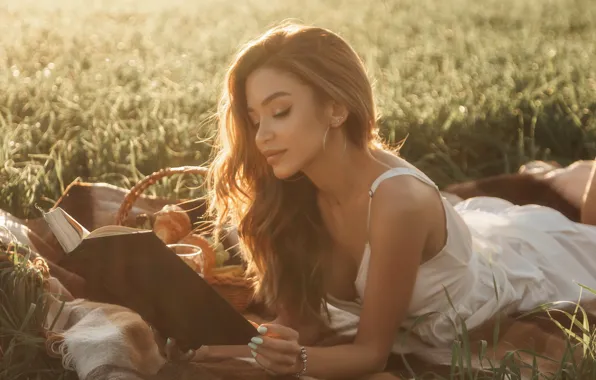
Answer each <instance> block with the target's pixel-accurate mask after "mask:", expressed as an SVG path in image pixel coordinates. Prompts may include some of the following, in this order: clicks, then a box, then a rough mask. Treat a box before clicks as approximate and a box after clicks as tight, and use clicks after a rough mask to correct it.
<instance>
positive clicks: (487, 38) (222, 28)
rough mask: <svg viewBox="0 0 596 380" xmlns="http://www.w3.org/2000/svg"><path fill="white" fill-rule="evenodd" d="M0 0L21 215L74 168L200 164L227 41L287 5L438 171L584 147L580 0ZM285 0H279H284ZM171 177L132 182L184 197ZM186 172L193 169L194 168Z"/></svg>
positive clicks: (587, 80)
mask: <svg viewBox="0 0 596 380" xmlns="http://www.w3.org/2000/svg"><path fill="white" fill-rule="evenodd" d="M191 3H192V2H187V1H184V2H183V1H180V0H168V1H166V0H161V1H157V0H149V1H146V2H145V1H141V0H126V1H116V0H106V1H90V2H79V1H75V0H61V1H49V0H44V1H37V2H34V1H31V0H23V1H21V0H19V1H16V0H14V1H13V0H8V7H7V9H5V10H4V9H0V32H1V33H0V89H1V90H0V136H2V137H1V139H0V144H1V145H0V146H1V149H0V181H1V183H2V186H1V187H0V208H3V209H6V210H8V211H10V212H12V213H14V214H15V215H18V216H21V217H33V216H38V212H37V210H36V209H35V208H34V207H33V205H34V203H37V204H38V205H39V206H41V207H44V208H47V207H48V206H50V205H51V204H52V202H54V201H55V200H56V199H57V197H58V196H59V195H60V193H61V192H62V190H63V189H64V187H65V186H67V185H68V184H69V183H70V182H71V181H73V180H75V179H76V178H82V179H84V180H88V181H105V182H109V183H113V184H116V185H119V186H122V187H125V188H129V187H130V186H132V184H134V183H135V182H136V181H137V180H138V179H139V178H141V177H142V176H144V175H147V174H149V173H151V172H152V171H154V170H157V169H160V168H163V167H166V166H174V165H181V164H204V163H206V162H208V160H209V157H210V147H209V139H208V138H209V137H210V136H212V131H213V126H214V122H213V118H211V117H212V116H213V112H214V110H215V104H216V102H217V99H218V98H219V94H220V89H221V84H222V78H223V75H224V72H225V70H226V67H227V65H228V63H229V62H230V60H231V57H232V54H233V53H234V52H235V50H236V49H237V48H238V46H239V45H241V44H242V43H244V42H246V41H247V40H248V39H249V38H252V37H255V36H257V35H258V34H259V33H261V32H263V31H264V30H265V29H266V28H267V27H268V26H271V25H273V24H275V23H277V22H279V21H281V20H283V19H286V18H293V19H296V20H298V21H302V22H305V23H309V24H315V25H319V26H324V27H328V28H331V29H333V30H335V31H337V32H339V33H340V34H341V35H342V36H344V37H345V38H346V39H347V40H348V41H349V42H350V43H351V44H353V46H354V47H355V48H356V50H357V51H358V53H359V54H360V55H361V56H362V57H363V59H364V60H365V62H366V64H367V66H368V68H369V72H370V77H371V79H372V80H373V82H374V86H375V94H376V98H377V101H378V105H379V111H380V114H381V119H380V126H381V129H382V135H383V136H384V137H385V138H386V139H387V140H388V141H389V142H396V141H399V140H400V139H402V138H404V137H405V136H406V135H407V134H409V138H408V140H407V144H406V145H405V147H404V148H403V150H402V153H403V155H404V157H406V158H407V159H409V160H411V161H412V162H413V163H415V164H416V165H418V166H419V167H420V168H422V169H423V170H425V171H427V173H428V174H429V175H430V176H431V177H432V178H433V179H434V180H435V181H436V182H437V183H439V184H440V185H445V184H447V183H451V182H454V181H461V180H464V179H466V178H476V177H481V176H486V175H490V174H495V173H502V172H508V171H515V170H516V169H517V168H518V166H519V165H520V164H521V163H523V162H525V161H527V160H529V159H535V158H539V159H540V158H548V159H555V160H558V161H560V162H562V163H567V162H570V161H572V160H575V159H578V158H589V157H593V156H596V145H595V142H596V139H595V137H594V131H595V130H596V119H595V117H594V113H595V112H596V60H595V58H596V48H595V46H596V44H594V38H595V37H596V25H595V21H594V20H596V6H595V5H594V4H593V1H592V0H557V1H554V0H548V1H546V0H484V1H480V2H478V1H472V0H445V1H436V0H404V1H389V0H386V1H372V2H370V3H369V2H365V1H356V0H350V1H339V0H331V1H325V2H322V1H319V0H302V1H297V2H286V1H277V0H275V1H265V0H250V1H246V2H233V1H215V0H201V1H197V2H195V4H194V5H192V4H191ZM288 3H289V4H288ZM191 181H192V180H191V179H188V178H172V179H170V180H167V181H166V180H164V181H162V182H161V183H160V184H159V185H157V186H155V187H153V188H151V189H150V190H149V191H148V193H152V194H161V195H164V194H168V195H172V196H180V197H183V196H193V195H195V194H196V193H197V192H198V191H199V190H197V189H196V188H195V190H188V187H189V186H194V185H196V184H195V183H193V182H191ZM195 181H196V180H195Z"/></svg>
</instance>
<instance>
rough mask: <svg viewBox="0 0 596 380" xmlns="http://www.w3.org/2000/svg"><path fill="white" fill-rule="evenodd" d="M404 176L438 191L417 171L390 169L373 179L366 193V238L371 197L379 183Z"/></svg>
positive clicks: (368, 229) (430, 181) (432, 183)
mask: <svg viewBox="0 0 596 380" xmlns="http://www.w3.org/2000/svg"><path fill="white" fill-rule="evenodd" d="M405 174H409V175H412V176H414V177H416V178H418V179H420V180H421V181H422V182H424V183H426V184H428V185H431V186H433V187H434V188H436V189H438V188H437V185H435V183H434V182H433V181H432V180H431V179H430V178H428V177H427V176H426V175H425V174H424V173H422V172H419V171H417V170H414V169H411V168H401V167H400V168H391V169H389V170H387V171H386V172H384V173H383V174H381V175H380V176H378V177H377V179H375V181H374V182H373V183H372V185H371V187H370V190H369V191H368V216H367V218H366V231H367V236H369V235H370V209H371V205H372V199H373V195H375V191H377V188H378V187H379V185H380V184H381V182H383V181H384V180H386V179H387V178H391V177H396V176H398V175H405ZM368 240H369V239H368V238H367V239H366V244H367V245H368Z"/></svg>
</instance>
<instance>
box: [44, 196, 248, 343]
mask: <svg viewBox="0 0 596 380" xmlns="http://www.w3.org/2000/svg"><path fill="white" fill-rule="evenodd" d="M44 217H45V218H46V220H47V221H48V224H49V225H50V227H51V229H52V231H54V233H55V234H56V238H57V239H58V240H59V241H60V244H62V246H63V247H64V249H65V251H67V252H69V253H68V254H67V255H65V256H64V258H63V259H62V260H60V261H59V262H58V263H57V264H58V265H59V266H60V267H62V268H64V269H66V270H67V271H70V272H72V273H75V274H77V275H79V276H81V277H82V278H83V279H84V281H85V294H86V295H85V298H87V299H89V300H92V301H97V302H104V303H111V304H117V305H121V306H124V307H127V308H129V309H131V310H134V311H135V312H137V313H138V314H139V315H140V316H141V317H142V318H143V319H144V320H145V321H147V322H148V323H149V324H150V325H151V326H153V327H154V328H155V329H157V330H158V331H160V333H161V334H162V335H163V336H167V337H170V338H174V339H176V340H177V342H178V344H179V345H180V347H181V348H182V349H191V348H192V349H197V348H199V347H200V346H202V345H245V344H247V343H249V342H250V339H251V338H252V337H253V336H256V335H258V332H257V330H256V328H255V326H254V325H253V324H251V322H250V321H248V320H247V319H246V318H245V317H244V316H243V315H242V314H241V313H239V312H238V311H236V310H235V309H234V308H233V307H232V305H231V304H230V303H229V302H228V301H227V300H226V299H225V298H223V297H222V296H221V295H220V294H219V293H218V291H217V290H215V289H214V288H212V287H211V286H210V285H209V283H208V282H207V281H206V280H205V279H203V278H202V277H201V276H200V275H199V274H198V273H197V272H195V271H194V270H193V269H191V268H190V267H189V266H188V265H187V264H186V263H184V261H183V260H182V259H181V258H180V257H178V256H177V255H176V253H175V252H174V251H173V250H172V249H170V248H169V247H168V246H167V245H166V244H165V243H164V242H162V241H161V240H160V239H159V238H158V237H157V235H155V233H154V232H153V231H151V230H139V229H135V228H128V227H121V226H106V227H101V228H98V229H97V230H94V231H92V232H89V231H87V230H86V229H84V228H83V227H82V226H81V225H80V224H79V223H77V222H76V221H75V220H74V218H72V217H71V216H70V215H68V214H67V213H66V212H65V211H64V210H61V209H59V208H56V209H55V210H53V211H52V212H50V213H48V214H47V215H44Z"/></svg>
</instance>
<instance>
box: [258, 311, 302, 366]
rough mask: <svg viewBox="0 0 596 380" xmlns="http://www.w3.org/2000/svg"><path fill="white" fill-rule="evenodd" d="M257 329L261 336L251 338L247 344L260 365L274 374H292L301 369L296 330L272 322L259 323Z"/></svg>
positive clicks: (299, 348) (299, 347)
mask: <svg viewBox="0 0 596 380" xmlns="http://www.w3.org/2000/svg"><path fill="white" fill-rule="evenodd" d="M257 330H258V331H259V333H261V336H256V337H254V338H252V341H251V342H250V343H249V344H248V346H249V347H250V349H251V353H252V356H253V357H254V358H255V360H256V361H257V363H258V364H259V365H260V366H261V367H263V368H264V369H265V370H266V371H267V372H270V373H273V374H276V375H288V374H289V375H293V374H295V373H297V372H300V370H302V361H301V359H300V353H301V352H300V350H301V346H300V345H299V344H298V338H299V334H298V332H297V331H296V330H293V329H291V328H289V327H286V326H283V325H279V324H273V323H271V324H269V323H267V324H263V325H260V326H259V328H258V329H257Z"/></svg>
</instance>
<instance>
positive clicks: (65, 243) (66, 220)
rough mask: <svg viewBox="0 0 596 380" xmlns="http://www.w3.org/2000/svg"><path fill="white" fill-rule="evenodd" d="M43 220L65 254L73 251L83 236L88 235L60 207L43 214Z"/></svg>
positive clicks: (87, 232) (85, 230)
mask: <svg viewBox="0 0 596 380" xmlns="http://www.w3.org/2000/svg"><path fill="white" fill-rule="evenodd" d="M43 218H44V219H45V221H46V222H47V223H48V225H49V227H50V229H51V230H52V232H53V233H54V236H56V240H58V243H60V245H61V246H62V249H64V251H65V252H67V253H68V252H71V251H72V250H74V249H75V248H76V247H77V246H78V245H79V244H80V243H81V241H82V240H83V239H84V238H85V236H87V235H89V231H87V229H86V228H85V227H83V226H82V225H81V224H80V223H78V222H77V221H76V220H74V218H73V217H71V216H70V215H68V213H66V211H64V210H63V209H61V208H60V207H57V208H55V209H54V210H51V211H48V212H46V213H43Z"/></svg>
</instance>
